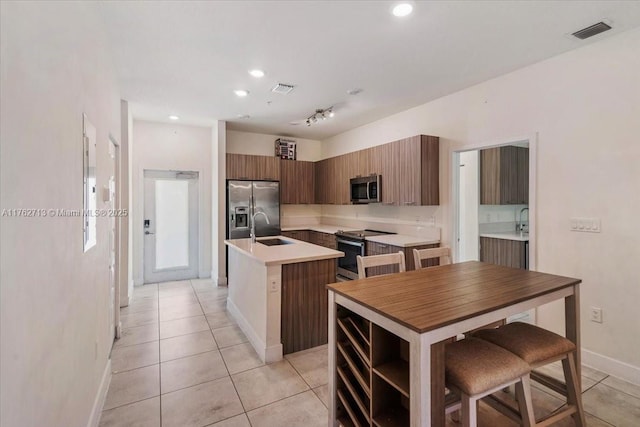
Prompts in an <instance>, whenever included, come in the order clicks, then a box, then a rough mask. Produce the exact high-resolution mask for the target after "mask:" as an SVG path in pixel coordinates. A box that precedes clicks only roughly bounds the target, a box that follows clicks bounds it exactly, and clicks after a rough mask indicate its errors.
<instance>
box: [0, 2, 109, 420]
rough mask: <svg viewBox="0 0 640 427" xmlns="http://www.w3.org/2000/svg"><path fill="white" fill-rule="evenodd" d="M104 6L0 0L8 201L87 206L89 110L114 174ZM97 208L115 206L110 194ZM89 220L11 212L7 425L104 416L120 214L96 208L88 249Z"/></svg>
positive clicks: (1, 402) (1, 374) (1, 165)
mask: <svg viewBox="0 0 640 427" xmlns="http://www.w3.org/2000/svg"><path fill="white" fill-rule="evenodd" d="M93 11H94V8H93V5H91V4H88V3H80V2H65V3H60V2H55V3H54V2H4V1H3V2H0V43H1V49H0V51H1V56H0V67H1V68H0V70H1V72H0V75H1V77H0V92H1V93H2V96H1V104H0V140H1V141H2V144H1V146H0V175H1V187H0V188H1V198H0V203H1V207H2V209H15V208H40V209H57V208H61V209H78V210H80V209H82V207H83V201H82V193H83V184H82V179H83V173H82V169H83V166H82V158H83V155H82V147H83V142H82V114H83V113H86V114H87V116H88V118H89V120H90V121H91V122H92V123H93V124H94V125H95V126H96V129H97V153H96V161H97V187H98V188H99V189H101V188H103V187H104V186H105V185H107V184H108V178H109V175H110V171H111V167H112V166H111V164H112V162H111V159H110V157H109V154H108V145H109V133H111V134H112V135H119V133H120V116H119V113H120V97H119V93H118V88H117V85H116V81H115V72H114V69H113V67H112V63H111V58H110V55H109V48H108V45H107V43H106V37H105V36H104V33H103V29H102V27H101V20H100V18H99V17H98V16H97V15H96V14H94V13H93ZM97 207H98V208H99V209H103V208H106V205H105V203H103V202H102V200H101V198H100V197H98V206H97ZM82 221H83V220H82V218H81V217H66V218H61V217H51V216H47V217H40V218H28V217H6V216H3V217H2V218H1V223H2V240H1V252H2V257H1V259H0V266H1V267H0V282H2V286H0V293H1V295H0V312H1V315H0V316H1V321H0V324H1V326H0V328H1V337H2V342H1V344H0V347H1V350H0V360H1V364H0V389H1V390H2V392H1V393H0V395H1V397H0V425H2V426H7V427H8V426H61V427H62V426H86V425H87V424H88V422H89V420H90V418H92V416H93V417H95V416H96V415H97V416H99V412H92V411H99V410H100V409H101V404H102V402H101V401H100V399H99V396H100V393H99V392H100V390H106V386H108V381H109V379H110V364H109V361H108V357H109V351H110V349H111V340H110V338H109V330H108V329H109V281H108V278H109V271H108V265H109V247H108V246H109V237H108V236H109V232H108V227H109V221H110V219H109V218H98V219H97V244H96V246H94V247H93V248H91V249H90V250H89V251H88V252H86V253H84V251H83V243H82V240H83V238H82ZM101 384H102V387H101ZM92 413H93V415H92ZM93 419H94V420H95V419H96V418H93Z"/></svg>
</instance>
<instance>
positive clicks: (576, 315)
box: [564, 285, 582, 387]
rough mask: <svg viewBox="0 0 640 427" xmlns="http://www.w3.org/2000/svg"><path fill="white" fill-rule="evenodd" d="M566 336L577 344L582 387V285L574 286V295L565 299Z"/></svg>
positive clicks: (577, 361) (579, 377)
mask: <svg viewBox="0 0 640 427" xmlns="http://www.w3.org/2000/svg"><path fill="white" fill-rule="evenodd" d="M564 318H565V319H564V320H565V336H566V337H567V338H568V339H569V340H571V341H572V342H573V343H574V344H575V345H576V354H575V362H576V372H577V374H578V378H577V380H578V385H579V386H580V387H582V356H581V347H580V285H574V286H573V295H569V296H568V297H566V298H565V299H564Z"/></svg>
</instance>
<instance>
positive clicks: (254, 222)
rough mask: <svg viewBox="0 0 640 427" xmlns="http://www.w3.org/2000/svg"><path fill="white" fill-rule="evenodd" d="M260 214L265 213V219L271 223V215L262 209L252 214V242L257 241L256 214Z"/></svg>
mask: <svg viewBox="0 0 640 427" xmlns="http://www.w3.org/2000/svg"><path fill="white" fill-rule="evenodd" d="M260 214H262V215H264V219H265V220H266V221H267V224H271V223H270V222H269V217H268V216H267V214H266V213H264V212H262V211H258V212H256V213H254V214H253V215H251V242H252V243H255V242H256V216H258V215H260Z"/></svg>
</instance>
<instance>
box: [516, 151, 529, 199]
mask: <svg viewBox="0 0 640 427" xmlns="http://www.w3.org/2000/svg"><path fill="white" fill-rule="evenodd" d="M516 162H517V167H518V191H517V194H516V200H517V203H518V204H519V205H528V204H529V149H528V148H524V147H518V153H517V155H516Z"/></svg>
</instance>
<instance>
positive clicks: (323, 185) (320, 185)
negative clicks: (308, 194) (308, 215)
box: [315, 159, 330, 204]
mask: <svg viewBox="0 0 640 427" xmlns="http://www.w3.org/2000/svg"><path fill="white" fill-rule="evenodd" d="M328 166H329V162H328V160H327V159H325V160H320V161H319V162H317V163H316V169H315V202H316V203H318V204H326V203H327V187H328V185H330V184H328V183H327V177H328V174H327V170H328Z"/></svg>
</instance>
